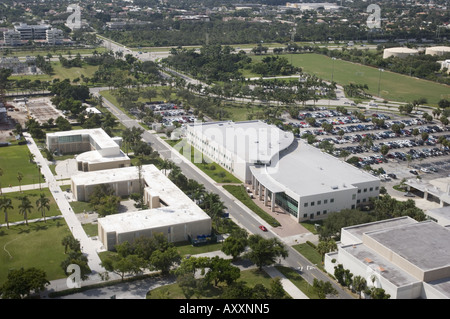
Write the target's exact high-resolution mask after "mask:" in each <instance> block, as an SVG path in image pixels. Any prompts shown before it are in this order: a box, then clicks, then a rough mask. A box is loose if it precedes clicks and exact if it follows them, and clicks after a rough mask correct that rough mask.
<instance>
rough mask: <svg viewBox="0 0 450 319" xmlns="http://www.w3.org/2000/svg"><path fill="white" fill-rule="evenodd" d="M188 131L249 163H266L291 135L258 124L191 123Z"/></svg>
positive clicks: (284, 146)
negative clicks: (191, 129)
mask: <svg viewBox="0 0 450 319" xmlns="http://www.w3.org/2000/svg"><path fill="white" fill-rule="evenodd" d="M190 127H192V128H193V129H194V130H195V131H196V132H197V134H202V135H203V136H204V137H206V138H207V139H208V140H210V141H214V142H216V143H217V144H218V145H220V146H223V147H224V148H225V149H227V150H228V151H230V152H231V153H233V154H235V155H236V156H237V157H239V158H240V159H242V160H244V161H246V162H250V163H255V162H257V161H260V162H264V163H266V162H269V161H270V160H271V159H272V158H273V157H274V156H275V155H277V154H278V153H279V152H280V151H282V150H283V149H285V148H287V147H288V146H289V145H290V144H291V143H292V141H293V140H294V136H293V134H292V133H290V132H284V131H282V130H280V129H279V128H278V127H276V126H274V125H269V124H267V123H264V122H262V121H243V122H232V121H224V122H209V123H194V124H190Z"/></svg>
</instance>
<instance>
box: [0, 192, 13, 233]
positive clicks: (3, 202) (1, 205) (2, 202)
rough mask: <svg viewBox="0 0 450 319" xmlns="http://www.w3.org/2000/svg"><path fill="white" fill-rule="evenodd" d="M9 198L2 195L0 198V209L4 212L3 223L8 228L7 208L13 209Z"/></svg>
mask: <svg viewBox="0 0 450 319" xmlns="http://www.w3.org/2000/svg"><path fill="white" fill-rule="evenodd" d="M13 208H14V207H13V205H12V201H11V198H6V197H3V198H2V199H0V209H1V210H3V212H4V213H5V223H6V227H7V228H8V229H9V222H8V209H13Z"/></svg>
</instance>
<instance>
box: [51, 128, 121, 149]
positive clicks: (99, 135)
mask: <svg viewBox="0 0 450 319" xmlns="http://www.w3.org/2000/svg"><path fill="white" fill-rule="evenodd" d="M76 135H89V136H90V137H91V139H92V140H94V141H95V143H96V144H97V145H96V146H97V147H98V148H97V147H96V149H97V150H101V149H108V148H118V147H119V145H118V144H117V143H116V142H114V140H113V139H112V138H111V137H110V136H109V135H108V134H107V133H106V132H105V131H104V130H103V129H101V128H94V129H81V130H73V131H63V132H54V133H48V134H47V136H50V137H62V136H76Z"/></svg>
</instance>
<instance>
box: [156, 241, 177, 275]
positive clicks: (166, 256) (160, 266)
mask: <svg viewBox="0 0 450 319" xmlns="http://www.w3.org/2000/svg"><path fill="white" fill-rule="evenodd" d="M180 261H181V256H180V254H179V253H178V251H177V249H176V247H173V246H172V247H169V248H167V249H166V250H165V251H161V250H156V251H155V252H153V254H152V255H151V257H150V265H151V266H152V267H153V268H154V269H157V270H160V271H161V274H162V275H168V274H169V270H170V268H171V267H172V266H174V265H175V264H178V263H180Z"/></svg>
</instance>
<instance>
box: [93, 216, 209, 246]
mask: <svg viewBox="0 0 450 319" xmlns="http://www.w3.org/2000/svg"><path fill="white" fill-rule="evenodd" d="M211 226H212V225H211V219H205V220H199V221H192V222H187V223H180V224H173V225H167V226H160V227H152V228H146V229H140V230H137V231H130V232H122V233H118V234H117V235H116V233H115V232H111V233H107V232H106V231H105V230H104V229H103V227H102V225H101V222H99V224H98V233H99V234H98V236H99V239H100V241H101V242H102V243H103V244H104V246H105V248H106V249H107V250H113V249H114V246H115V245H117V244H121V243H123V242H125V241H128V242H133V241H134V240H136V239H137V238H139V237H141V236H144V237H152V236H154V235H155V234H158V233H162V234H164V236H166V238H167V240H168V241H169V242H171V243H175V242H181V241H187V240H188V236H191V237H193V238H196V237H197V236H198V235H209V234H211Z"/></svg>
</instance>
